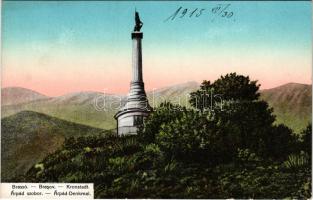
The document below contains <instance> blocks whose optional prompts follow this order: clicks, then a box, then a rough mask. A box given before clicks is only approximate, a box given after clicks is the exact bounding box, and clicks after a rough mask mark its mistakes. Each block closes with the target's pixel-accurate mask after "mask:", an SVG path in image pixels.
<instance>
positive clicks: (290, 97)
mask: <svg viewBox="0 0 313 200" xmlns="http://www.w3.org/2000/svg"><path fill="white" fill-rule="evenodd" d="M261 98H262V99H264V100H265V101H267V102H268V103H269V105H270V106H271V107H273V108H274V113H275V115H276V116H277V123H283V124H286V125H287V126H289V127H290V128H292V129H293V130H295V131H296V132H300V131H301V130H302V129H303V128H304V127H306V126H307V124H308V122H310V121H311V116H312V85H306V84H299V83H289V84H285V85H282V86H280V87H276V88H273V89H268V90H262V91H261Z"/></svg>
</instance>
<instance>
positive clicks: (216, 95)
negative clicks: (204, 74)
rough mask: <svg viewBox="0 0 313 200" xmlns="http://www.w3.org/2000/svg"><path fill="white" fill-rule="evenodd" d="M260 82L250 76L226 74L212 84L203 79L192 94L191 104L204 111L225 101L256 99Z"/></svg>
mask: <svg viewBox="0 0 313 200" xmlns="http://www.w3.org/2000/svg"><path fill="white" fill-rule="evenodd" d="M259 87H260V84H257V81H251V80H250V78H249V76H243V75H237V74H236V73H230V74H226V75H225V76H221V77H220V78H219V79H217V80H216V81H214V82H213V84H211V82H210V81H203V82H202V84H201V85H200V89H199V90H197V91H195V92H192V93H191V94H190V104H191V105H192V106H193V107H195V108H197V109H199V110H201V111H203V110H205V109H208V108H209V109H211V110H212V109H214V108H215V107H216V106H217V104H219V103H221V100H223V101H254V100H258V98H259V96H260V94H259V93H258V90H259Z"/></svg>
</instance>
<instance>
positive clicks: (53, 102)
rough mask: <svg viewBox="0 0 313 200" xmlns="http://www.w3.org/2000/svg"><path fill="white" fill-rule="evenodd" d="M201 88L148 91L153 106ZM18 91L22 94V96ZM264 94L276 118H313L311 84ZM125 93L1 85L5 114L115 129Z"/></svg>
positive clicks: (296, 122) (293, 122) (184, 101)
mask: <svg viewBox="0 0 313 200" xmlns="http://www.w3.org/2000/svg"><path fill="white" fill-rule="evenodd" d="M198 88H199V83H197V82H187V83H182V84H177V85H173V86H169V87H165V88H161V89H157V90H154V91H149V92H147V96H148V99H149V102H150V104H151V106H154V107H155V106H157V105H159V104H160V103H161V102H162V101H165V100H166V101H170V102H173V103H179V104H181V105H184V106H189V103H188V95H189V93H190V92H192V91H195V90H197V89H198ZM19 93H20V94H21V95H20V96H19ZM261 98H262V99H264V100H265V101H267V102H268V103H269V105H270V106H272V107H273V108H274V113H275V115H277V122H278V123H284V124H286V125H287V126H289V127H290V128H292V129H294V130H295V131H297V132H299V131H300V130H301V129H303V128H304V127H305V126H306V125H307V123H308V122H309V121H310V120H311V110H312V109H311V107H312V104H311V98H312V89H311V85H306V84H299V83H288V84H285V85H282V86H279V87H275V88H272V89H266V90H261ZM125 100H126V96H121V95H114V94H105V95H104V94H103V93H100V92H77V93H70V94H67V95H63V96H58V97H47V96H45V95H43V94H40V93H38V92H35V91H32V90H28V89H25V88H15V87H14V88H3V89H2V107H1V108H2V113H1V114H2V117H6V116H10V115H13V114H16V113H18V112H20V111H23V110H29V111H35V112H40V113H44V114H47V115H50V116H53V117H57V118H60V119H63V120H67V121H71V122H75V123H80V124H85V125H88V126H92V127H96V128H101V129H107V130H109V129H114V128H115V124H116V122H115V120H114V118H113V116H114V114H115V113H116V112H117V110H118V107H119V105H123V104H124V103H125Z"/></svg>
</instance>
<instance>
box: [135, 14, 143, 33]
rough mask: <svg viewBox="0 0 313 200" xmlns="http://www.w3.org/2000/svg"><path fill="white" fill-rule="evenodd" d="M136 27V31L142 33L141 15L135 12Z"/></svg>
mask: <svg viewBox="0 0 313 200" xmlns="http://www.w3.org/2000/svg"><path fill="white" fill-rule="evenodd" d="M135 23H136V24H135V27H134V31H138V32H139V31H140V29H141V27H142V25H143V23H142V21H140V18H139V13H138V12H137V11H135Z"/></svg>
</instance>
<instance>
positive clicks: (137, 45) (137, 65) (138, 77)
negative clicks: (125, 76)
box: [132, 32, 143, 82]
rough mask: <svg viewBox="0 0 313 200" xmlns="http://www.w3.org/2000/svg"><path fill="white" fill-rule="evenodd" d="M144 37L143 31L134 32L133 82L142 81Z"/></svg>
mask: <svg viewBox="0 0 313 200" xmlns="http://www.w3.org/2000/svg"><path fill="white" fill-rule="evenodd" d="M142 37H143V34H142V32H132V40H133V61H132V62H133V63H132V66H133V77H132V82H142V53H141V52H142V51H141V39H142Z"/></svg>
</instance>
